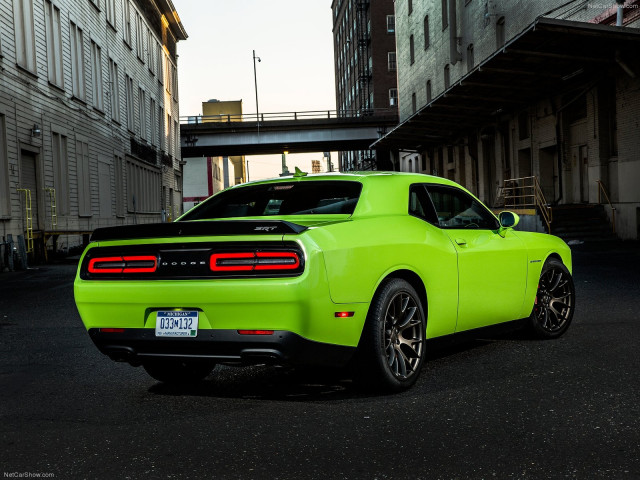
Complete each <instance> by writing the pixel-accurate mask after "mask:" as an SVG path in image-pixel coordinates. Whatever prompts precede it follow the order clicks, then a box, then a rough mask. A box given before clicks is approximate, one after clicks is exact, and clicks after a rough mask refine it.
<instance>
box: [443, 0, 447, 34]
mask: <svg viewBox="0 0 640 480" xmlns="http://www.w3.org/2000/svg"><path fill="white" fill-rule="evenodd" d="M448 26H449V2H448V1H447V0H442V30H445V29H446V28H447V27H448Z"/></svg>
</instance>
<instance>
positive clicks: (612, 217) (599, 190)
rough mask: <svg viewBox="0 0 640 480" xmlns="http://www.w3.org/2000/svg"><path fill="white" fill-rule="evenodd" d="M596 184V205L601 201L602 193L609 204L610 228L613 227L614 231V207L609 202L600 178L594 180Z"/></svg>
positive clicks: (614, 231) (614, 230)
mask: <svg viewBox="0 0 640 480" xmlns="http://www.w3.org/2000/svg"><path fill="white" fill-rule="evenodd" d="M596 183H597V184H598V205H600V204H601V203H602V195H604V198H605V199H606V200H607V203H608V204H609V208H611V228H612V229H613V233H614V234H615V233H616V207H614V206H613V205H612V204H611V200H609V195H607V190H606V189H605V188H604V184H603V183H602V181H601V180H596Z"/></svg>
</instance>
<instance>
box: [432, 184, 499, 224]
mask: <svg viewBox="0 0 640 480" xmlns="http://www.w3.org/2000/svg"><path fill="white" fill-rule="evenodd" d="M427 190H428V191H429V195H430V196H431V200H432V201H433V206H434V207H435V209H436V213H437V216H438V225H439V226H440V227H441V228H476V229H483V230H496V229H498V227H499V225H498V221H497V220H496V218H495V217H494V216H493V215H492V214H491V212H489V211H488V210H487V209H486V207H485V206H484V205H482V204H481V203H480V202H479V201H478V200H476V199H475V198H473V197H472V196H471V195H469V194H467V193H466V192H464V191H462V190H460V189H458V188H455V187H449V186H445V185H428V186H427Z"/></svg>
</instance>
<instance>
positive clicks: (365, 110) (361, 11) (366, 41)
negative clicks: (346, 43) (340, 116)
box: [356, 0, 373, 115]
mask: <svg viewBox="0 0 640 480" xmlns="http://www.w3.org/2000/svg"><path fill="white" fill-rule="evenodd" d="M356 14H357V17H356V35H357V38H358V83H359V84H360V85H359V87H360V88H359V102H358V113H359V114H360V115H372V114H373V108H372V107H373V106H372V105H371V102H370V90H371V88H370V87H371V69H370V68H369V49H370V45H371V32H370V23H369V0H358V2H357V4H356Z"/></svg>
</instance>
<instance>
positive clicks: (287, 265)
mask: <svg viewBox="0 0 640 480" xmlns="http://www.w3.org/2000/svg"><path fill="white" fill-rule="evenodd" d="M256 257H257V261H256V266H255V269H256V270H295V269H296V268H298V267H299V266H300V259H299V258H298V254H297V253H295V252H256Z"/></svg>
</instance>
